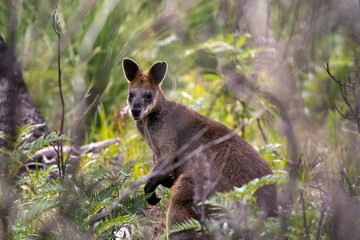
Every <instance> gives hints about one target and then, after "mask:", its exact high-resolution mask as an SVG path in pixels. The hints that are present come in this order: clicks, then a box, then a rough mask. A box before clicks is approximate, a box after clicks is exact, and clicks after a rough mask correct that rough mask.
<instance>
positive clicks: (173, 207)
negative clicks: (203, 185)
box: [166, 174, 197, 240]
mask: <svg viewBox="0 0 360 240" xmlns="http://www.w3.org/2000/svg"><path fill="white" fill-rule="evenodd" d="M171 191H172V192H171V194H172V196H171V200H170V206H169V210H168V212H167V224H166V226H167V228H168V229H171V227H172V226H174V224H176V223H182V222H184V221H185V220H186V219H189V218H195V214H194V212H193V210H192V208H191V206H192V204H193V195H194V181H193V179H192V178H191V177H188V176H186V175H184V174H182V175H180V176H179V178H178V179H177V180H176V182H175V184H174V185H173V187H172V188H171ZM168 229H167V230H168ZM196 236H197V234H196V232H195V231H193V230H186V231H182V232H176V233H172V234H170V235H169V236H168V239H169V240H190V239H191V240H192V239H197V238H196Z"/></svg>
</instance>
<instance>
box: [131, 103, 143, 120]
mask: <svg viewBox="0 0 360 240" xmlns="http://www.w3.org/2000/svg"><path fill="white" fill-rule="evenodd" d="M131 116H132V118H133V119H135V120H137V119H139V118H140V116H141V107H140V106H133V107H132V108H131Z"/></svg>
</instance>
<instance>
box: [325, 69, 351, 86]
mask: <svg viewBox="0 0 360 240" xmlns="http://www.w3.org/2000/svg"><path fill="white" fill-rule="evenodd" d="M324 68H325V71H326V72H327V74H329V76H330V77H331V78H332V79H333V80H334V81H335V82H336V83H337V84H339V85H341V86H343V87H350V86H348V85H347V84H344V83H342V82H340V81H339V80H337V79H336V78H335V77H334V76H333V75H332V74H331V72H330V68H329V63H326V67H324Z"/></svg>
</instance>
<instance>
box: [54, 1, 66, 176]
mask: <svg viewBox="0 0 360 240" xmlns="http://www.w3.org/2000/svg"><path fill="white" fill-rule="evenodd" d="M59 3H60V0H58V1H57V3H56V7H55V11H54V14H53V28H54V31H55V33H56V35H57V38H58V44H57V45H58V46H57V53H58V56H57V62H58V84H59V93H60V100H61V122H60V135H62V134H63V131H64V119H65V102H64V97H63V93H62V86H61V63H60V57H61V56H60V20H59V19H58V18H57V14H58V11H59ZM57 144H58V160H57V164H58V167H59V170H60V171H59V176H60V177H61V176H62V177H64V176H65V164H64V152H63V141H61V140H59V141H58V142H57Z"/></svg>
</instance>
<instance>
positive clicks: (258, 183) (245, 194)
mask: <svg viewBox="0 0 360 240" xmlns="http://www.w3.org/2000/svg"><path fill="white" fill-rule="evenodd" d="M286 180H287V176H286V174H285V173H284V172H280V171H277V172H274V174H271V175H266V176H263V177H262V178H260V179H259V178H256V179H254V180H252V181H250V182H249V183H247V184H244V185H243V186H241V187H240V188H238V187H234V190H232V191H229V192H224V193H218V194H217V196H219V197H223V198H227V199H230V200H233V201H234V200H239V199H241V200H243V201H245V202H246V201H248V200H249V199H250V198H251V197H252V196H253V195H254V193H255V192H256V190H258V189H259V188H260V187H263V186H265V185H269V184H282V183H285V182H286Z"/></svg>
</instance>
